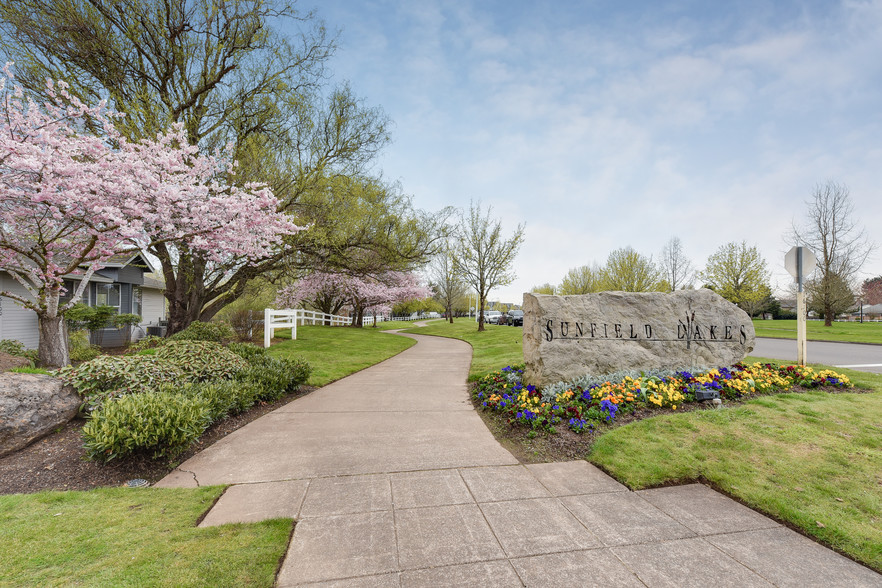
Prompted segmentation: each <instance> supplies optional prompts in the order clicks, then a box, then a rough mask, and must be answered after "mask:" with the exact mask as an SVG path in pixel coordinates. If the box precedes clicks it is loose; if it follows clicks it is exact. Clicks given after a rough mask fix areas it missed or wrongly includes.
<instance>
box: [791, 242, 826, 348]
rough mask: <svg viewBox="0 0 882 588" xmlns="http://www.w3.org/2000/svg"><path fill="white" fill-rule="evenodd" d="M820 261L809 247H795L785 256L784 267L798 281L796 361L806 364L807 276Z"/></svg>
mask: <svg viewBox="0 0 882 588" xmlns="http://www.w3.org/2000/svg"><path fill="white" fill-rule="evenodd" d="M817 262H818V260H817V258H816V257H815V254H814V253H812V252H811V250H810V249H809V248H808V247H793V248H791V249H790V251H788V252H787V254H786V255H785V256H784V267H785V268H787V271H788V272H790V275H791V276H793V278H794V280H795V281H796V284H797V287H796V361H797V362H798V363H799V365H805V361H806V359H805V356H806V350H807V347H808V337H807V336H806V325H805V288H803V285H804V284H805V277H806V276H807V275H809V274H810V273H812V272H813V271H814V270H815V264H816V263H817Z"/></svg>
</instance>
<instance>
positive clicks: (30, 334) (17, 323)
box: [0, 274, 40, 349]
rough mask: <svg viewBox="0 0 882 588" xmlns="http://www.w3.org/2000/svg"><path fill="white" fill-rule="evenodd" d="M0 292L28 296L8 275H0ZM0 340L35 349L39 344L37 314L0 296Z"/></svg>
mask: <svg viewBox="0 0 882 588" xmlns="http://www.w3.org/2000/svg"><path fill="white" fill-rule="evenodd" d="M0 290H8V291H10V292H12V293H13V294H19V295H21V296H24V297H29V296H30V295H29V294H28V293H27V290H25V289H24V288H23V287H22V285H21V284H19V283H18V282H16V281H15V280H14V279H13V278H11V277H10V276H9V275H8V274H0ZM0 339H15V340H17V341H21V342H22V343H23V344H24V346H25V347H27V348H28V349H36V348H37V346H38V345H39V343H40V330H39V328H38V325H37V313H35V312H34V311H33V310H28V309H26V308H22V306H21V305H19V304H18V303H17V302H15V301H14V300H12V299H11V298H6V297H5V296H0Z"/></svg>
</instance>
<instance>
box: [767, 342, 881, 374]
mask: <svg viewBox="0 0 882 588" xmlns="http://www.w3.org/2000/svg"><path fill="white" fill-rule="evenodd" d="M807 346H808V349H807V350H806V355H807V357H806V359H807V360H808V362H809V363H824V364H827V365H833V366H836V367H844V368H851V369H854V370H860V371H862V372H873V373H877V374H882V345H861V344H858V343H830V342H827V341H809V342H808V343H807ZM751 355H755V356H757V357H768V358H770V359H783V360H786V361H796V340H795V339H766V338H765V337H757V338H756V347H754V349H753V353H751Z"/></svg>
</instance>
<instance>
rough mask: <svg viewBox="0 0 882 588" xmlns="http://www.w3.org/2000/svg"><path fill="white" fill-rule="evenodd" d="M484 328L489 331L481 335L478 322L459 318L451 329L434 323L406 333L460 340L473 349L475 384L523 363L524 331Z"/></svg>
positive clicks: (471, 373)
mask: <svg viewBox="0 0 882 588" xmlns="http://www.w3.org/2000/svg"><path fill="white" fill-rule="evenodd" d="M485 328H486V331H483V332H478V324H477V323H476V322H475V319H470V318H457V319H454V322H453V324H452V325H451V324H450V323H449V322H447V321H433V322H430V323H428V325H427V326H425V327H414V328H410V329H407V330H405V331H404V332H405V333H412V334H414V335H433V336H436V337H447V338H449V339H459V340H461V341H465V342H466V343H468V344H469V345H471V346H472V365H471V367H470V368H469V381H470V382H473V381H475V380H477V379H479V378H481V377H482V376H486V375H487V374H489V373H491V372H493V371H496V370H498V369H500V367H504V366H507V365H516V364H520V363H523V362H524V353H523V351H522V348H521V339H522V337H523V329H522V328H521V327H509V326H500V325H485Z"/></svg>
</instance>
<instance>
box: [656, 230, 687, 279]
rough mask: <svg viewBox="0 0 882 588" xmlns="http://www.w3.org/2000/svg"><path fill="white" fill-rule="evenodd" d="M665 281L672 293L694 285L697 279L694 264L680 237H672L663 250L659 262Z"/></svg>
mask: <svg viewBox="0 0 882 588" xmlns="http://www.w3.org/2000/svg"><path fill="white" fill-rule="evenodd" d="M659 265H660V266H661V270H662V272H663V273H664V279H665V281H666V282H667V283H668V287H669V288H670V291H671V292H675V291H676V290H678V289H679V288H686V287H689V286H690V285H691V284H692V280H693V279H694V277H695V268H693V267H692V262H690V261H689V258H688V257H686V254H685V253H684V252H683V244H682V243H681V242H680V237H671V239H670V240H669V241H668V242H667V243H665V246H664V247H663V248H662V252H661V260H660V261H659Z"/></svg>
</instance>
